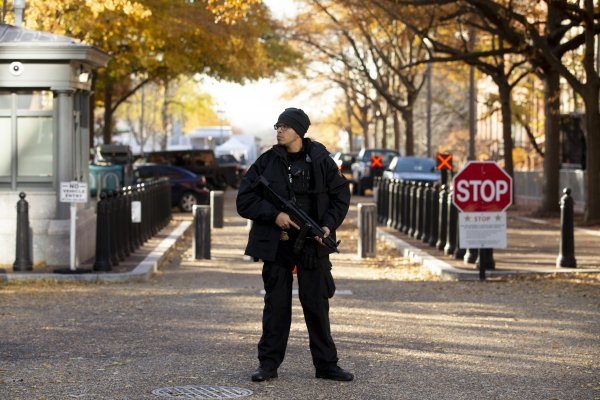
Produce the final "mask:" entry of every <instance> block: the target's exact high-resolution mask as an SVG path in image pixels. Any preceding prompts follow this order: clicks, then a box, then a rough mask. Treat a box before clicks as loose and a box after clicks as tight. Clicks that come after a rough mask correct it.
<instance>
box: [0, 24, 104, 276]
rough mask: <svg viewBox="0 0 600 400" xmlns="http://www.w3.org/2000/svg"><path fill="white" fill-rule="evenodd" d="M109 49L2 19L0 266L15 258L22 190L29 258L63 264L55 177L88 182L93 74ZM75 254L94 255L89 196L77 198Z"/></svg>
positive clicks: (64, 238)
mask: <svg viewBox="0 0 600 400" xmlns="http://www.w3.org/2000/svg"><path fill="white" fill-rule="evenodd" d="M109 58H110V56H109V55H108V54H106V53H104V52H102V51H100V50H98V49H96V48H94V47H92V46H89V45H86V44H82V43H79V42H77V41H75V40H73V39H71V38H69V37H65V36H59V35H53V34H50V33H46V32H39V31H33V30H29V29H25V28H23V27H21V26H20V21H16V23H15V26H13V25H6V24H1V25H0V210H1V211H0V267H2V266H4V267H7V266H12V263H13V262H14V260H15V246H16V243H15V240H16V239H15V236H16V232H15V231H16V204H17V201H18V200H19V193H20V192H25V193H26V194H27V198H26V200H27V201H28V202H29V220H30V226H31V230H32V236H31V242H32V245H33V249H32V250H33V251H32V257H33V262H34V265H36V264H47V265H68V263H69V216H70V214H69V204H68V203H60V201H59V200H60V183H61V182H69V181H80V182H86V183H88V186H89V182H88V180H89V177H88V174H89V167H88V160H89V149H90V143H89V141H90V139H89V138H90V130H91V129H92V127H93V125H92V124H93V121H91V120H90V95H91V92H90V90H91V80H92V73H93V70H94V69H95V68H98V67H101V66H106V64H107V63H108V61H109ZM77 207H78V210H77V217H78V218H77V225H76V226H77V229H76V234H77V253H76V254H77V256H78V259H79V260H81V261H85V260H87V259H89V258H91V257H93V255H94V251H95V236H96V215H95V209H94V207H93V203H91V202H90V201H89V200H88V202H87V203H81V204H78V206H77Z"/></svg>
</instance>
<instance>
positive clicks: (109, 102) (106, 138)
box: [102, 81, 113, 144]
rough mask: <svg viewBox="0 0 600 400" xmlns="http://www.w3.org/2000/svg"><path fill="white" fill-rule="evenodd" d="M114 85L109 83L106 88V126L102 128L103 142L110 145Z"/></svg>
mask: <svg viewBox="0 0 600 400" xmlns="http://www.w3.org/2000/svg"><path fill="white" fill-rule="evenodd" d="M112 117H113V113H112V84H111V83H110V82H109V81H107V82H106V83H105V86H104V126H103V127H102V141H103V142H104V144H110V142H111V140H112Z"/></svg>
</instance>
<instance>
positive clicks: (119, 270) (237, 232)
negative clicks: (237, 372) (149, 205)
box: [0, 190, 600, 283]
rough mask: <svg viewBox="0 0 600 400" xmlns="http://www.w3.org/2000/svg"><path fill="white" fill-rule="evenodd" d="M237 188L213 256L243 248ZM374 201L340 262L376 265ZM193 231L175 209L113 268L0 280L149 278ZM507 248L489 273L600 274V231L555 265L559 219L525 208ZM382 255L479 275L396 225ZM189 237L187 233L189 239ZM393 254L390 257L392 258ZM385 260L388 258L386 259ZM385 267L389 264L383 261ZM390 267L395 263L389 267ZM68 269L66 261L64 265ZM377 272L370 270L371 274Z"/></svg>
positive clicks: (2, 275) (383, 231) (381, 232)
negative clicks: (573, 263)
mask: <svg viewBox="0 0 600 400" xmlns="http://www.w3.org/2000/svg"><path fill="white" fill-rule="evenodd" d="M236 193H237V192H236V191H234V190H228V191H226V200H225V201H226V207H227V209H228V210H227V212H226V223H227V226H228V228H227V229H226V230H224V229H214V230H213V238H212V242H213V245H212V249H211V250H212V254H213V256H215V255H216V256H217V257H219V256H226V253H227V252H228V251H230V249H231V245H232V244H233V243H236V244H237V245H238V247H241V248H243V247H245V242H246V240H247V237H248V236H247V235H248V230H247V229H246V222H245V220H243V219H242V218H240V217H239V216H237V214H236V213H235V209H234V207H235V205H234V204H235V195H236ZM369 202H372V198H370V197H362V196H353V197H352V205H351V208H350V212H349V213H348V217H347V218H346V220H345V222H344V225H343V226H342V227H340V229H339V232H338V238H340V239H342V245H341V251H342V254H340V255H336V259H337V260H338V261H339V262H341V263H349V264H361V263H367V264H371V265H373V264H374V262H382V261H381V259H380V258H378V259H377V260H369V259H363V260H361V259H360V258H359V257H358V256H357V255H356V254H357V253H356V249H357V238H358V232H357V227H356V212H357V211H356V206H357V204H358V203H369ZM189 235H193V224H192V216H191V214H175V216H174V219H173V220H172V221H171V223H170V224H169V225H168V226H167V227H165V228H163V230H161V231H160V232H159V233H158V234H157V235H156V236H154V237H153V238H151V239H150V240H149V241H148V242H147V243H145V244H144V245H143V246H142V247H140V248H139V249H137V250H136V251H135V252H134V253H133V254H132V255H130V256H129V257H127V258H126V259H125V260H124V261H122V262H120V264H119V266H116V267H114V268H113V271H111V272H94V271H92V272H91V273H77V274H57V273H54V272H53V271H54V269H57V268H61V267H60V266H41V267H40V266H36V267H34V270H33V271H32V272H19V273H16V272H13V271H12V268H6V269H4V270H1V269H0V283H2V282H26V281H39V280H41V281H66V282H72V281H85V282H119V281H121V282H125V281H142V280H147V279H149V278H150V277H151V276H152V275H153V274H154V273H156V272H157V271H158V270H159V269H160V267H161V265H162V264H163V263H164V262H167V261H168V260H169V254H170V253H171V252H172V251H173V249H174V248H175V247H176V245H177V243H181V242H183V241H185V240H186V239H185V237H186V236H189ZM507 235H508V248H506V249H495V250H494V260H495V263H496V269H495V270H492V271H486V276H487V277H507V276H516V275H520V274H545V275H551V274H556V273H600V230H597V229H589V228H588V229H582V228H576V230H575V257H576V260H577V268H556V267H555V263H556V257H557V255H558V248H559V241H560V227H559V225H558V222H557V221H556V220H554V221H549V222H548V221H545V220H537V219H532V218H527V217H526V216H524V213H523V212H518V211H514V212H513V211H509V212H508V232H507ZM377 238H378V241H379V242H378V254H380V253H381V251H383V249H382V245H383V243H386V244H387V245H388V247H389V246H391V247H392V248H393V249H395V250H396V251H397V253H395V252H393V253H394V254H393V256H392V258H402V257H404V264H405V265H406V264H414V265H420V266H421V267H422V268H423V269H424V270H425V271H424V272H425V273H428V274H430V275H435V276H438V277H440V278H441V279H449V280H475V279H479V272H478V270H477V267H476V265H475V264H466V263H465V262H464V261H463V260H456V259H454V258H452V257H449V256H446V255H444V254H443V252H441V251H439V250H437V249H436V248H434V247H430V246H428V245H427V244H424V243H422V242H420V241H417V240H415V239H414V238H412V237H409V236H408V235H405V234H403V233H400V232H398V231H396V230H395V229H392V228H388V227H384V226H378V227H377ZM188 240H189V238H188ZM389 259H390V257H388V258H387V259H386V260H388V261H389ZM383 262H386V261H383ZM92 267H93V260H88V261H87V262H85V263H83V264H82V265H81V266H79V267H78V269H81V270H84V269H88V270H91V269H92ZM379 267H380V268H386V267H387V266H386V265H380V266H379ZM390 267H391V266H390ZM62 268H64V266H62ZM372 272H373V271H372V270H371V272H370V273H372Z"/></svg>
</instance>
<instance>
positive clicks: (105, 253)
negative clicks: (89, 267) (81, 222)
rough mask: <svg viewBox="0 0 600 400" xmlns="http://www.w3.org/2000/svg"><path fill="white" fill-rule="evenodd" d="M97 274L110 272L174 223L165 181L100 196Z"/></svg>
mask: <svg viewBox="0 0 600 400" xmlns="http://www.w3.org/2000/svg"><path fill="white" fill-rule="evenodd" d="M100 198H101V200H100V201H99V202H98V205H97V207H98V211H97V223H96V228H97V229H96V260H95V262H94V270H96V271H110V270H112V267H113V266H117V265H119V261H123V260H125V258H126V257H128V256H129V255H130V254H131V253H133V252H134V251H135V249H137V248H138V247H140V246H142V245H143V244H144V242H146V241H147V240H148V239H150V238H151V237H152V236H154V235H155V234H157V233H158V231H160V229H161V228H163V227H164V226H166V225H167V224H168V223H169V221H170V220H171V186H170V184H169V180H168V179H166V178H161V179H158V180H156V181H149V182H144V183H140V184H137V185H135V186H127V187H123V188H121V189H120V190H116V191H109V192H108V193H102V194H101V195H100Z"/></svg>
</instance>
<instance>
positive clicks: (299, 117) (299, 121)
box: [277, 107, 310, 137]
mask: <svg viewBox="0 0 600 400" xmlns="http://www.w3.org/2000/svg"><path fill="white" fill-rule="evenodd" d="M277 123H282V124H286V125H287V126H290V127H292V128H293V129H294V130H295V131H296V133H297V134H298V135H299V136H300V137H304V135H305V134H306V131H307V130H308V127H309V126H310V119H308V115H306V113H305V112H304V111H302V110H301V109H299V108H293V107H290V108H286V109H285V110H284V111H283V112H282V113H281V114H280V115H279V118H278V119H277Z"/></svg>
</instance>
